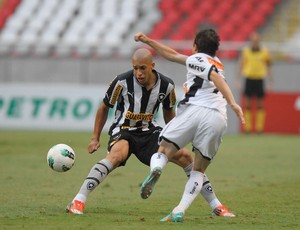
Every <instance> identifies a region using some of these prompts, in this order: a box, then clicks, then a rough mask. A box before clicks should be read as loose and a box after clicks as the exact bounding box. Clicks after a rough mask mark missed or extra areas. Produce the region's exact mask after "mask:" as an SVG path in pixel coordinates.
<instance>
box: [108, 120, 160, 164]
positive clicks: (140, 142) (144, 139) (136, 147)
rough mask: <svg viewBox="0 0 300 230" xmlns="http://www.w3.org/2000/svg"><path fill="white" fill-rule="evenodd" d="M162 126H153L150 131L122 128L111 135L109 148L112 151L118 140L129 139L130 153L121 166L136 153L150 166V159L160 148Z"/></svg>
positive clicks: (141, 160) (140, 159)
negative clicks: (159, 140) (159, 138)
mask: <svg viewBox="0 0 300 230" xmlns="http://www.w3.org/2000/svg"><path fill="white" fill-rule="evenodd" d="M161 130H162V128H161V127H159V126H158V127H153V128H151V129H150V130H148V131H128V130H127V129H122V130H121V132H119V133H117V134H115V135H113V136H111V137H110V139H109V142H108V147H107V150H108V151H110V149H111V148H112V146H113V145H114V143H116V141H118V140H127V141H128V143H129V153H128V157H127V158H126V160H125V161H123V162H122V163H121V164H120V166H124V165H125V164H126V161H127V160H128V158H129V157H130V156H131V154H134V155H135V156H136V157H137V158H138V159H139V161H140V162H142V163H143V164H145V165H148V166H150V159H151V157H152V155H153V154H154V153H156V152H157V150H158V147H159V145H158V137H159V134H160V132H161Z"/></svg>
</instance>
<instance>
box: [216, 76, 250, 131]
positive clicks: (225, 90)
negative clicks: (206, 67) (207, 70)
mask: <svg viewBox="0 0 300 230" xmlns="http://www.w3.org/2000/svg"><path fill="white" fill-rule="evenodd" d="M210 79H211V80H212V81H213V83H214V84H215V86H216V87H217V89H218V90H220V92H221V93H222V95H223V96H224V98H225V99H226V101H227V103H228V104H229V105H230V107H231V109H232V110H233V111H234V112H235V114H236V115H237V117H238V118H239V120H240V122H241V124H242V125H244V124H245V118H244V114H243V110H242V108H241V107H240V106H239V105H238V104H237V103H236V102H235V100H234V97H233V94H232V92H231V89H230V88H229V86H228V84H227V83H226V81H225V80H224V79H223V78H222V77H221V76H220V75H219V74H218V73H217V72H216V71H214V70H213V71H211V74H210Z"/></svg>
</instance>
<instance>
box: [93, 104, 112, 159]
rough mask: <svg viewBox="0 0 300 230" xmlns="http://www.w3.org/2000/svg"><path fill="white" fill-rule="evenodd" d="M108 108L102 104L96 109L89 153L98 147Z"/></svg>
mask: <svg viewBox="0 0 300 230" xmlns="http://www.w3.org/2000/svg"><path fill="white" fill-rule="evenodd" d="M108 111H109V108H108V107H107V106H106V105H105V104H104V103H103V102H102V103H101V104H100V106H99V108H98V111H97V114H96V118H95V123H94V134H93V137H92V140H91V142H90V144H89V145H88V151H89V153H93V152H95V151H96V150H97V149H98V148H99V147H100V135H101V132H102V129H103V127H104V125H105V123H106V120H107V115H108Z"/></svg>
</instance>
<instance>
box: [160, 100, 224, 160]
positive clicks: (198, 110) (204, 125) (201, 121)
mask: <svg viewBox="0 0 300 230" xmlns="http://www.w3.org/2000/svg"><path fill="white" fill-rule="evenodd" d="M226 127H227V118H226V117H224V115H223V114H221V113H220V112H219V111H217V110H215V109H210V108H206V107H201V106H196V105H180V106H179V107H178V109H177V116H176V117H175V118H173V119H172V120H171V121H170V122H169V123H168V124H167V125H166V126H165V127H164V128H163V130H162V131H161V134H160V140H161V139H164V140H166V141H167V142H171V143H173V144H174V145H175V146H176V147H177V148H178V149H181V148H183V147H185V146H186V145H187V144H189V143H192V144H193V147H194V148H196V149H197V150H198V151H199V152H200V153H201V154H202V156H203V157H205V158H206V159H208V160H212V159H213V158H214V156H215V155H216V153H217V151H218V148H219V146H220V144H221V142H222V139H223V136H224V134H225V131H226Z"/></svg>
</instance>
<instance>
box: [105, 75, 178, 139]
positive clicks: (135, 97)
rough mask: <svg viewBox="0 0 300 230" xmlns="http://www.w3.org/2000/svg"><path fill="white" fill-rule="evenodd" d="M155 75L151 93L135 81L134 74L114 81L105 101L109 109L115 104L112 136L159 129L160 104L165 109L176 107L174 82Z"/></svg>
mask: <svg viewBox="0 0 300 230" xmlns="http://www.w3.org/2000/svg"><path fill="white" fill-rule="evenodd" d="M153 72H154V73H155V75H156V77H157V80H156V83H155V85H154V86H153V88H152V89H150V90H149V91H148V90H147V89H146V88H145V87H144V86H142V85H141V84H140V83H139V82H138V81H137V80H136V78H135V76H134V72H133V70H130V71H128V72H126V73H123V74H120V75H118V76H116V77H115V79H114V80H113V81H112V83H111V84H110V86H109V88H108V90H107V91H106V94H105V97H104V99H103V102H104V103H105V105H106V106H108V107H110V108H113V107H114V105H115V104H116V110H115V119H114V121H113V124H112V125H111V127H110V130H109V134H110V135H114V134H116V133H118V132H119V131H120V130H121V129H127V130H130V131H131V130H138V129H139V130H143V131H146V130H149V128H151V127H153V126H156V125H157V124H156V122H155V120H154V117H155V115H156V113H157V111H158V109H159V106H160V103H162V106H163V108H164V109H171V108H173V107H174V106H175V103H176V95H175V85H174V82H173V81H172V80H171V79H170V78H168V77H166V76H164V75H163V74H161V73H159V72H157V71H155V70H153Z"/></svg>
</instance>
